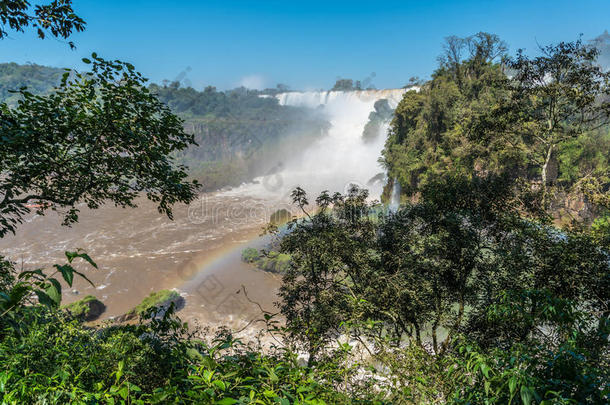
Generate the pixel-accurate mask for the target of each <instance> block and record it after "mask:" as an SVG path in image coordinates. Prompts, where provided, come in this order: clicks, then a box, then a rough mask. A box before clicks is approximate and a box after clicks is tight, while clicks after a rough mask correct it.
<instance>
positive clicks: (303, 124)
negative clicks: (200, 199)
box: [149, 83, 329, 190]
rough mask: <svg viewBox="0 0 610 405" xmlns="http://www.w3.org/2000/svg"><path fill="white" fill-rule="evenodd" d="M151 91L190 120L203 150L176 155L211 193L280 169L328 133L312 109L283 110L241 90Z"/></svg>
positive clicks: (169, 88)
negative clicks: (299, 150) (296, 152)
mask: <svg viewBox="0 0 610 405" xmlns="http://www.w3.org/2000/svg"><path fill="white" fill-rule="evenodd" d="M149 88H150V90H151V92H153V93H154V94H156V95H157V96H158V97H159V99H160V100H161V101H162V102H164V103H166V104H167V105H168V106H169V107H170V108H171V109H172V111H174V112H175V113H177V114H179V115H180V116H181V117H183V118H184V119H185V123H184V127H185V130H186V131H187V132H189V133H192V134H193V135H194V137H195V140H196V142H197V144H198V145H199V147H190V148H188V149H187V150H186V151H184V152H180V153H177V154H176V158H177V160H178V161H179V162H180V163H182V164H185V165H187V166H188V167H189V173H190V175H191V176H192V177H193V178H196V179H198V180H199V181H200V182H201V183H202V184H203V187H204V189H205V190H215V189H218V188H221V187H223V186H227V185H229V186H237V185H239V184H241V183H242V182H244V181H248V180H252V179H253V178H254V177H257V176H261V175H264V174H267V173H269V172H270V171H271V170H273V169H277V165H279V164H280V163H281V162H282V161H283V160H284V159H285V158H286V155H289V154H290V153H292V151H293V150H294V149H295V148H299V147H305V146H306V145H308V144H309V143H311V142H313V141H314V140H315V139H316V138H317V137H319V136H320V135H321V134H323V133H324V132H325V131H326V130H327V129H328V126H329V124H328V122H327V120H326V117H324V116H322V115H321V114H320V113H319V112H316V111H312V110H309V109H307V108H300V107H291V106H282V105H279V103H278V100H277V99H276V98H274V97H260V96H261V92H259V91H256V90H248V89H245V88H237V89H234V90H229V91H224V92H222V91H217V90H216V88H214V87H211V86H208V87H206V88H205V89H204V90H203V91H197V90H195V89H193V88H190V87H189V88H183V87H180V86H179V84H178V83H172V84H169V85H166V86H159V85H155V84H152V85H150V87H149Z"/></svg>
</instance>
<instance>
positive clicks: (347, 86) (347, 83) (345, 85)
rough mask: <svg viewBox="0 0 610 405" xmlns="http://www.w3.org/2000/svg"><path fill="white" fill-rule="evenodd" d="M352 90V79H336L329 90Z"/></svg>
mask: <svg viewBox="0 0 610 405" xmlns="http://www.w3.org/2000/svg"><path fill="white" fill-rule="evenodd" d="M352 90H354V81H353V80H352V79H337V81H336V82H335V85H334V86H333V88H332V89H331V91H352Z"/></svg>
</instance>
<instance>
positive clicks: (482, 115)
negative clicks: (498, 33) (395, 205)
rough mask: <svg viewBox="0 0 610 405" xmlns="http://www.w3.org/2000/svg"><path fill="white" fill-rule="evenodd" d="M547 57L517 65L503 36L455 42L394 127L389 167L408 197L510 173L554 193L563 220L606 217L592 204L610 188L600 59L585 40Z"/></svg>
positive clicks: (403, 106) (407, 100) (400, 110)
mask: <svg viewBox="0 0 610 405" xmlns="http://www.w3.org/2000/svg"><path fill="white" fill-rule="evenodd" d="M483 44H488V46H487V48H486V49H485V50H484V51H481V46H482V45H483ZM541 51H542V56H540V57H538V58H534V59H528V58H527V57H525V56H524V55H522V54H519V55H518V57H517V58H515V59H513V60H512V61H508V60H507V46H506V44H504V43H503V42H501V41H499V39H498V38H497V37H494V36H489V35H488V34H485V35H484V34H481V35H478V36H475V37H471V38H468V39H461V38H457V37H451V38H449V40H448V42H447V44H446V46H445V53H444V54H443V55H442V56H441V58H440V60H441V63H440V65H439V67H438V69H437V70H436V71H435V72H434V73H433V75H432V79H431V80H430V81H428V82H427V83H425V84H423V85H422V87H421V91H420V92H415V91H410V92H408V93H407V94H406V95H405V97H404V99H403V100H402V101H401V103H400V104H399V105H398V107H397V109H396V114H395V117H394V119H393V121H392V123H391V128H390V133H389V137H388V140H387V143H386V148H385V150H384V152H383V155H384V160H383V161H384V164H385V165H386V167H387V169H388V173H389V175H390V177H391V178H392V179H396V181H398V182H399V183H400V185H401V186H402V190H403V193H404V195H405V196H409V197H412V196H414V194H415V193H416V191H417V190H418V189H419V188H420V187H422V186H424V185H426V184H427V183H428V182H430V181H434V180H435V179H438V178H439V177H442V176H444V175H446V174H448V173H461V174H465V175H468V176H474V175H477V174H479V175H480V174H491V173H493V174H497V175H500V174H507V173H508V174H510V175H511V176H514V177H515V178H521V179H523V180H525V181H527V182H528V183H533V184H535V187H542V188H544V189H545V190H547V191H549V194H548V195H547V197H545V198H547V199H548V203H549V204H551V205H552V207H553V213H554V215H555V216H556V218H557V219H559V220H563V221H569V220H570V219H573V218H580V219H586V220H591V219H593V218H594V217H595V216H597V215H599V214H600V212H599V210H597V211H595V210H596V209H595V207H594V206H593V205H592V204H590V203H591V202H592V201H593V200H594V199H595V198H596V197H595V192H603V191H607V190H608V187H609V186H610V172H609V169H608V168H609V166H610V129H609V127H608V125H606V124H607V120H606V119H605V118H604V119H602V118H601V117H603V116H604V114H606V113H607V111H606V110H607V107H606V104H605V103H606V102H607V101H608V95H606V94H602V95H599V94H598V90H599V88H600V87H602V86H604V81H605V80H607V78H606V76H605V75H604V74H603V73H601V72H602V71H600V72H598V73H597V74H596V75H594V72H593V71H594V69H595V68H596V65H595V63H596V61H597V60H598V59H599V56H600V55H598V52H599V51H598V50H596V49H595V48H592V47H590V46H588V45H586V44H582V43H581V42H578V43H575V44H560V45H558V46H556V47H554V46H548V47H545V48H543V49H542V50H541ZM460 55H461V56H460ZM567 66H572V67H574V71H569V70H568V68H567ZM510 77H512V78H510ZM593 102H594V104H593V105H591V104H590V103H593ZM600 119H601V121H600ZM391 186H392V185H391V184H390V185H388V189H387V190H386V195H388V193H389V190H390V189H391Z"/></svg>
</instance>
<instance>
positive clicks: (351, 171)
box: [232, 89, 408, 200]
mask: <svg viewBox="0 0 610 405" xmlns="http://www.w3.org/2000/svg"><path fill="white" fill-rule="evenodd" d="M407 90H408V89H389V90H362V91H311V92H287V93H280V94H277V95H276V96H275V97H276V98H277V99H278V102H279V104H281V105H286V106H296V107H308V108H312V109H319V110H321V112H322V113H323V114H325V115H326V116H327V120H328V121H329V123H330V128H329V130H328V132H327V133H326V134H325V135H324V136H322V137H320V138H319V139H318V140H316V141H315V142H312V144H310V145H309V146H308V147H307V148H302V149H301V150H293V151H291V152H290V153H289V154H287V155H286V156H282V162H281V165H278V167H279V169H278V170H276V171H274V172H273V173H270V174H269V176H262V177H261V178H258V179H255V181H254V183H252V184H248V185H243V186H242V187H240V188H239V189H235V190H233V191H232V192H233V193H235V194H241V195H244V194H246V195H255V196H260V197H266V198H269V197H272V198H276V197H277V198H285V197H286V196H287V195H289V193H290V191H291V190H293V189H294V188H295V187H296V186H300V187H302V188H303V189H305V191H306V192H307V193H308V194H309V195H310V196H311V197H312V198H311V199H312V200H313V197H314V196H316V195H317V194H318V193H319V192H321V191H322V190H328V191H330V192H331V193H334V192H341V193H344V192H345V191H346V190H347V189H348V188H349V187H350V185H351V184H355V185H358V186H359V187H362V188H367V189H368V190H369V192H370V196H371V198H372V199H379V198H380V196H381V192H382V190H383V186H384V185H385V181H386V180H385V179H386V176H385V173H384V170H383V168H382V167H381V165H380V164H379V158H380V157H381V151H382V150H383V146H384V144H385V140H386V133H387V128H388V125H387V124H386V125H385V126H383V127H382V128H381V130H380V132H382V133H380V134H379V136H377V137H376V138H375V139H374V140H372V141H369V142H364V140H363V137H362V133H363V130H364V126H365V125H366V123H367V122H368V119H369V114H370V113H371V112H373V111H374V104H375V102H376V101H378V100H381V99H386V100H388V104H389V105H390V107H391V108H393V109H394V108H396V106H397V105H398V103H399V102H400V100H401V99H402V96H403V94H404V93H405V92H406V91H407ZM270 185H272V186H270Z"/></svg>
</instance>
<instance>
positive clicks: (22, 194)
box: [0, 54, 197, 236]
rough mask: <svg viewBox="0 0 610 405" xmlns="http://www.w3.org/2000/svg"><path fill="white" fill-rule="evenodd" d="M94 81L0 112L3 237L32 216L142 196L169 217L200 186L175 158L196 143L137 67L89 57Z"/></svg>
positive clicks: (29, 97) (74, 81)
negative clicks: (172, 207) (176, 205)
mask: <svg viewBox="0 0 610 405" xmlns="http://www.w3.org/2000/svg"><path fill="white" fill-rule="evenodd" d="M85 61H86V62H87V63H91V64H92V70H91V72H87V73H72V74H73V78H69V76H70V72H66V73H65V74H64V75H63V79H62V81H61V84H60V85H59V86H58V87H57V88H56V89H55V91H53V92H52V93H50V94H47V95H35V94H32V93H31V92H29V91H28V90H27V89H23V88H22V89H21V90H18V93H19V95H20V96H21V100H19V102H18V104H17V106H16V107H9V106H8V105H6V104H3V105H1V106H0V125H1V129H0V130H1V134H2V137H1V138H0V167H1V169H0V170H1V175H0V213H1V216H0V236H2V235H4V234H6V233H7V232H14V231H15V227H16V225H17V224H19V223H20V222H21V221H22V220H23V217H24V215H26V214H27V213H29V212H30V211H31V210H32V209H34V210H35V211H36V212H38V213H44V211H46V210H48V209H52V210H57V209H60V208H65V209H67V213H65V214H64V222H65V223H66V224H69V223H73V222H75V221H76V220H77V218H78V215H77V213H78V209H77V208H76V205H77V204H78V203H85V204H86V205H87V207H89V208H98V207H99V206H100V205H101V204H103V203H105V202H107V201H111V202H113V203H115V204H117V205H120V206H135V203H134V200H135V198H136V197H137V196H138V195H139V194H140V193H144V194H145V195H146V196H147V197H148V198H149V199H150V200H152V201H155V202H157V203H158V209H159V211H160V212H163V213H166V214H167V215H168V216H170V217H171V214H172V211H171V205H172V204H174V203H176V202H189V201H191V200H192V199H193V198H194V196H195V190H196V188H197V183H196V182H187V181H186V180H185V178H186V177H187V174H186V171H185V168H184V167H181V166H178V165H176V164H175V163H174V161H173V159H172V158H171V156H170V155H171V153H172V152H174V151H179V150H182V149H185V148H186V147H187V146H188V145H190V144H192V143H193V142H194V139H193V136H192V135H189V134H186V133H185V132H184V129H183V126H182V122H181V121H180V119H179V118H178V117H176V116H175V115H174V114H173V113H172V112H171V111H170V110H169V108H168V107H167V106H166V105H164V104H163V103H162V102H160V101H159V100H158V99H157V97H156V96H154V95H153V94H151V93H150V92H149V91H148V89H147V88H146V87H144V84H145V79H144V78H143V77H142V76H141V75H140V74H139V73H137V72H136V71H135V70H134V68H133V66H132V65H130V64H128V63H122V62H118V61H114V62H110V61H105V60H103V59H101V58H99V57H98V56H97V55H95V54H94V55H93V62H91V61H90V60H88V59H85Z"/></svg>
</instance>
